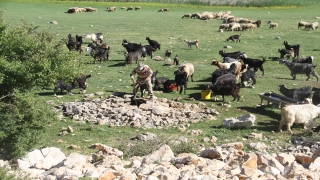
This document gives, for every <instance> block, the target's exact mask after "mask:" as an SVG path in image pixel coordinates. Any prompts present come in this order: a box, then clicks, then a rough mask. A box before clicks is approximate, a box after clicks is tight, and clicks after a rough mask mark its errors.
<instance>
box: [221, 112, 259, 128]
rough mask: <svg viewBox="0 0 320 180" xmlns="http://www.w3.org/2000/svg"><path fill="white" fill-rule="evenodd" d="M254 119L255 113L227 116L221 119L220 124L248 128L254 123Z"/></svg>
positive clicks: (227, 126)
mask: <svg viewBox="0 0 320 180" xmlns="http://www.w3.org/2000/svg"><path fill="white" fill-rule="evenodd" d="M255 120H256V116H255V115H253V114H245V115H242V116H239V117H236V118H229V119H228V118H227V119H225V120H223V122H222V126H223V127H225V128H243V127H244V128H249V127H251V126H253V125H254V122H255Z"/></svg>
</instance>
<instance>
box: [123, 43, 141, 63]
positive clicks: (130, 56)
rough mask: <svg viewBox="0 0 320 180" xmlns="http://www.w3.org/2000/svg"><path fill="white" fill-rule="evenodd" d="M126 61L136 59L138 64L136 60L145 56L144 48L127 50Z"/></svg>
mask: <svg viewBox="0 0 320 180" xmlns="http://www.w3.org/2000/svg"><path fill="white" fill-rule="evenodd" d="M125 57H126V63H127V64H132V62H133V61H136V64H138V61H139V60H140V59H141V58H142V57H146V48H144V47H142V48H141V49H139V50H137V51H135V52H129V53H127V54H126V56H125Z"/></svg>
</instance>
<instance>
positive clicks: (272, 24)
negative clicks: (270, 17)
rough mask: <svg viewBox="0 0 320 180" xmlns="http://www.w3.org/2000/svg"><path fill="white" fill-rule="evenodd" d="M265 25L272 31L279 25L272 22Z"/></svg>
mask: <svg viewBox="0 0 320 180" xmlns="http://www.w3.org/2000/svg"><path fill="white" fill-rule="evenodd" d="M267 24H269V29H271V28H272V29H274V28H278V26H279V24H278V23H274V22H272V21H268V22H267Z"/></svg>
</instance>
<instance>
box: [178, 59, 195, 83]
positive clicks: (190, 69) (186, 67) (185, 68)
mask: <svg viewBox="0 0 320 180" xmlns="http://www.w3.org/2000/svg"><path fill="white" fill-rule="evenodd" d="M179 71H181V72H186V73H187V80H189V79H188V78H189V77H191V81H192V82H193V74H194V66H193V64H192V63H184V64H181V65H180V66H179Z"/></svg>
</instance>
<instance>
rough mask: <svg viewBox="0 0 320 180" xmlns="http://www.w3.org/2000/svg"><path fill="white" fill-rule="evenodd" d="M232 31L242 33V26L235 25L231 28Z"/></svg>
mask: <svg viewBox="0 0 320 180" xmlns="http://www.w3.org/2000/svg"><path fill="white" fill-rule="evenodd" d="M230 30H231V31H234V30H237V31H240V30H241V25H240V24H239V23H233V24H232V26H231V28H230Z"/></svg>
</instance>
